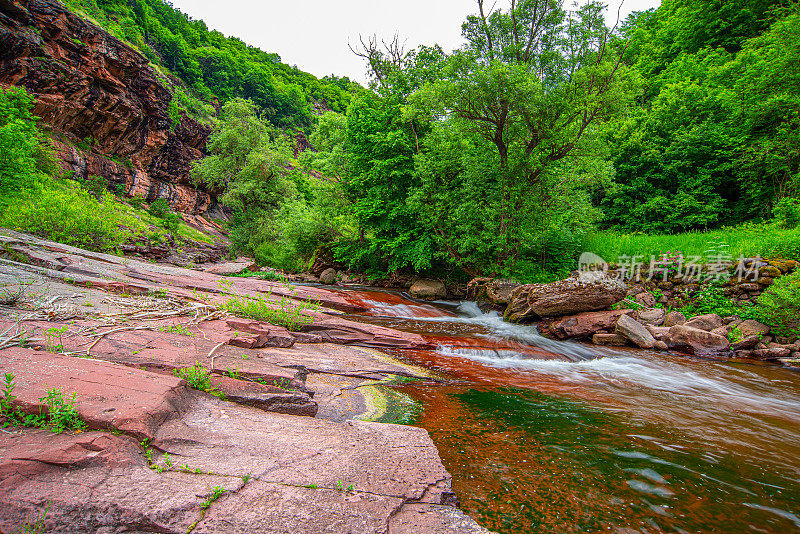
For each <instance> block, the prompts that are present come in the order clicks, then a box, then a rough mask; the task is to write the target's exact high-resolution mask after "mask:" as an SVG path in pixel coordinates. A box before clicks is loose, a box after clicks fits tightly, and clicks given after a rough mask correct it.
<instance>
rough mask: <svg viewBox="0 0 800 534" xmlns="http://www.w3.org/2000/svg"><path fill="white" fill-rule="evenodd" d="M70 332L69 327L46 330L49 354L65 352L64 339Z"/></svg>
mask: <svg viewBox="0 0 800 534" xmlns="http://www.w3.org/2000/svg"><path fill="white" fill-rule="evenodd" d="M68 331H69V327H68V326H67V325H64V326H62V327H61V328H55V327H54V328H48V329H47V330H45V340H46V342H47V352H54V353H55V352H61V351H63V350H64V342H63V337H64V334H66V333H67V332H68ZM56 339H58V343H57V344H56V343H55V341H56Z"/></svg>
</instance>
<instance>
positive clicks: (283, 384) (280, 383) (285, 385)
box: [272, 378, 292, 390]
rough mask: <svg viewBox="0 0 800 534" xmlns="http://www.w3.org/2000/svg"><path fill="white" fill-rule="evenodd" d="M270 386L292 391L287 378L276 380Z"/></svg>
mask: <svg viewBox="0 0 800 534" xmlns="http://www.w3.org/2000/svg"><path fill="white" fill-rule="evenodd" d="M272 385H273V386H275V387H277V388H281V389H287V390H289V389H292V382H291V380H289V379H288V378H278V379H275V380H273V381H272Z"/></svg>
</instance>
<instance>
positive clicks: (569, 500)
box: [351, 293, 800, 533]
mask: <svg viewBox="0 0 800 534" xmlns="http://www.w3.org/2000/svg"><path fill="white" fill-rule="evenodd" d="M351 296H352V297H353V298H358V299H361V301H362V302H363V301H365V300H370V301H372V303H371V304H370V306H371V307H372V312H371V313H372V316H370V317H361V318H360V320H364V321H370V322H376V323H378V324H385V325H388V326H392V327H395V328H399V329H403V330H407V331H413V332H418V333H421V334H422V335H425V336H426V337H428V338H429V339H430V340H431V341H432V342H434V343H436V344H438V347H439V348H438V349H437V350H434V351H410V352H405V353H403V354H400V356H402V357H404V358H407V359H409V360H411V361H414V362H416V363H418V364H422V365H426V366H428V367H430V368H433V369H438V370H440V371H443V372H446V373H448V374H450V375H452V376H454V377H456V378H459V379H461V380H462V381H464V385H457V386H447V387H430V386H418V385H407V386H404V387H402V388H401V389H402V390H403V391H404V392H406V393H409V394H410V395H412V396H413V397H415V398H417V399H419V400H422V401H423V402H424V403H425V405H426V409H425V411H424V412H423V414H422V415H421V417H420V419H419V421H418V423H417V424H419V425H420V426H423V427H424V428H426V429H428V431H429V432H430V433H431V436H432V438H433V439H434V441H435V442H436V444H437V447H438V448H439V451H440V454H441V456H442V460H443V462H444V463H445V466H446V467H447V468H448V470H449V471H450V473H451V474H452V475H453V478H454V481H453V483H454V488H455V490H456V492H457V494H458V495H459V497H460V499H461V501H462V505H463V507H464V509H465V510H466V511H468V512H469V513H471V514H472V515H474V516H475V517H476V519H478V520H479V521H480V522H482V523H483V524H484V525H486V526H487V527H489V528H491V529H494V530H497V531H499V532H503V533H521V532H599V531H610V532H731V533H733V532H737V533H738V532H769V533H784V532H800V517H798V516H800V482H799V481H800V375H798V374H796V373H792V372H789V371H787V370H784V369H779V368H774V367H769V366H757V365H742V364H734V363H726V362H712V361H706V360H696V359H692V358H687V357H684V356H681V355H676V354H664V353H653V352H646V351H632V350H626V349H614V350H612V349H603V348H598V347H594V346H589V345H583V344H579V343H562V342H557V341H551V340H548V339H545V338H543V337H542V336H540V335H539V334H538V333H537V332H536V330H535V328H534V327H532V326H520V325H511V324H508V323H504V322H503V321H502V319H501V318H500V316H499V315H498V314H497V313H488V314H484V313H482V312H481V311H480V310H479V309H478V308H477V306H475V305H474V304H463V305H461V306H460V307H459V308H457V309H456V308H452V307H451V308H448V309H444V310H443V309H441V308H439V307H437V306H431V305H428V304H420V303H413V302H410V301H407V300H404V299H402V298H401V297H399V296H397V295H391V296H390V297H385V296H384V294H382V293H368V294H360V295H351Z"/></svg>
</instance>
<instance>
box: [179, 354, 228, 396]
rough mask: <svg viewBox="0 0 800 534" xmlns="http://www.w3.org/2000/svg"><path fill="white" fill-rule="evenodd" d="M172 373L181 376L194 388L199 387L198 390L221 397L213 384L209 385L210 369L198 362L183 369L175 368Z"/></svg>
mask: <svg viewBox="0 0 800 534" xmlns="http://www.w3.org/2000/svg"><path fill="white" fill-rule="evenodd" d="M173 374H174V375H175V376H177V377H178V378H183V379H184V380H186V381H187V382H188V383H189V385H190V386H191V387H193V388H194V389H199V390H200V391H205V392H206V393H211V394H212V395H216V396H217V397H220V398H222V396H223V395H222V393H220V392H219V391H217V390H216V388H214V386H212V385H211V371H209V370H208V369H206V368H204V367H203V366H202V365H201V364H200V362H196V363H195V364H194V365H193V366H191V367H184V368H183V369H175V371H173Z"/></svg>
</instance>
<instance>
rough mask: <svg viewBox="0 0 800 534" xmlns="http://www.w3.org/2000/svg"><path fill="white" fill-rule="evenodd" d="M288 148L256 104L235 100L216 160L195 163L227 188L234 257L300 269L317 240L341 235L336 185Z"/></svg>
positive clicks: (201, 176) (202, 175) (213, 140)
mask: <svg viewBox="0 0 800 534" xmlns="http://www.w3.org/2000/svg"><path fill="white" fill-rule="evenodd" d="M290 143H291V140H290V139H289V138H288V137H287V136H286V135H284V134H283V133H282V132H281V131H280V130H277V129H276V128H274V127H272V125H270V124H269V122H268V121H266V120H265V119H264V118H263V116H259V115H258V114H257V108H256V106H255V105H254V104H253V103H252V102H251V101H249V100H242V99H233V100H231V101H230V102H228V103H227V104H225V106H223V108H222V112H221V114H220V120H219V121H218V124H217V126H216V128H215V129H214V132H213V133H212V135H211V137H210V138H209V141H208V149H209V151H210V152H211V155H210V156H208V157H206V158H204V159H203V160H200V161H198V162H196V164H195V166H194V169H193V171H192V176H193V177H194V179H195V180H196V181H198V182H203V183H206V184H208V185H211V186H213V187H217V188H221V189H222V190H224V191H225V192H224V194H223V195H222V196H221V197H220V200H221V201H222V203H223V204H224V205H225V206H226V207H228V208H229V209H230V210H231V211H232V212H233V219H234V221H233V224H232V225H231V228H230V238H231V244H232V252H234V253H236V254H247V255H251V256H252V257H254V258H255V259H256V260H257V261H258V262H259V263H261V264H268V265H273V266H276V267H279V268H282V269H287V270H297V269H301V268H302V267H304V262H305V261H307V260H308V259H309V258H310V257H311V256H312V255H313V253H314V250H315V249H316V247H317V246H318V245H319V243H323V242H330V241H333V240H334V239H336V238H338V237H339V236H340V235H341V231H340V228H341V227H343V226H346V221H347V216H346V215H345V214H344V213H345V211H346V210H344V208H342V207H341V206H340V204H341V200H340V197H341V192H340V191H338V189H337V188H336V187H335V184H334V183H330V182H325V181H323V180H319V179H317V178H315V177H314V176H310V175H307V174H304V173H302V172H300V171H299V170H298V169H297V168H296V164H297V162H296V161H294V159H293V158H292V150H291V144H290ZM340 214H341V215H340Z"/></svg>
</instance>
